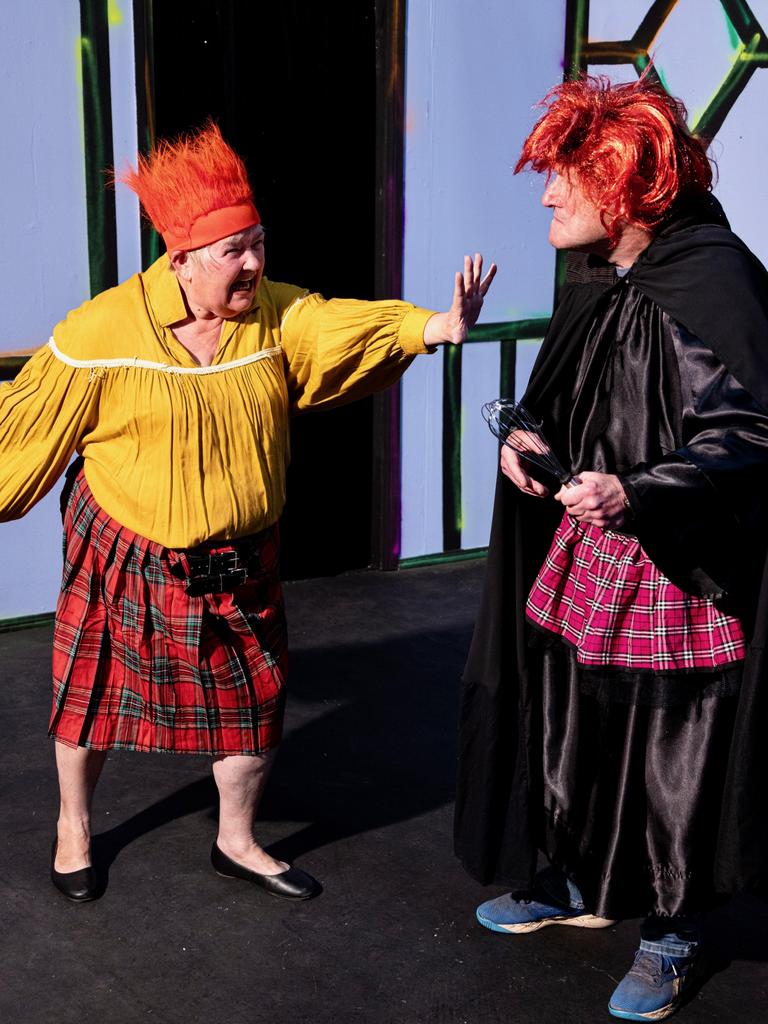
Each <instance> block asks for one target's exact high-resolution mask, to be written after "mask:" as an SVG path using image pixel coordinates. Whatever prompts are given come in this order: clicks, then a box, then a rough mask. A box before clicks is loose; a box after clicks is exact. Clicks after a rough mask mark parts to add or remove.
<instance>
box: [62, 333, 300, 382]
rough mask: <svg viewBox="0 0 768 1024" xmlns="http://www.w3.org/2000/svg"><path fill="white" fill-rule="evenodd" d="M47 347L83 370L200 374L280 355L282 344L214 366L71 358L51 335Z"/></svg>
mask: <svg viewBox="0 0 768 1024" xmlns="http://www.w3.org/2000/svg"><path fill="white" fill-rule="evenodd" d="M48 348H49V349H50V350H51V352H53V354H54V356H56V358H57V359H59V360H60V361H61V362H62V363H66V364H67V366H74V367H77V368H79V369H83V370H94V369H98V368H99V367H104V368H105V369H117V368H120V367H123V366H125V367H132V366H135V367H138V368H139V369H142V370H159V371H160V372H161V373H173V374H178V375H186V374H192V375H194V376H201V375H204V374H208V373H224V372H225V371H226V370H236V369H237V368H238V367H240V366H248V365H249V364H250V363H256V362H258V361H259V359H274V358H276V357H277V356H279V355H280V353H281V352H282V350H283V348H282V345H275V346H274V347H273V348H265V349H262V350H261V352H254V353H253V355H250V356H243V358H242V359H234V360H233V361H232V362H231V363H217V364H216V365H215V366H174V365H173V364H171V363H153V362H151V361H150V360H149V359H136V358H134V359H72V358H71V357H70V356H66V355H64V353H63V352H62V351H61V349H60V348H59V347H58V345H57V344H56V342H55V341H54V339H53V337H51V339H50V340H49V342H48Z"/></svg>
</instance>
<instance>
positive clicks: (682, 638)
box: [527, 514, 746, 672]
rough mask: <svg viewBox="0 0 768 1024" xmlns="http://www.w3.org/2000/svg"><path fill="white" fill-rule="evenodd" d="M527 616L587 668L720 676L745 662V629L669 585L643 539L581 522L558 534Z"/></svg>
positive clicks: (566, 520) (568, 523)
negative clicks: (698, 671) (704, 672)
mask: <svg viewBox="0 0 768 1024" xmlns="http://www.w3.org/2000/svg"><path fill="white" fill-rule="evenodd" d="M527 616H528V618H529V620H530V621H531V622H533V623H535V624H536V625H537V626H541V627H542V628H543V629H545V630H548V631H549V632H552V633H556V634H558V635H559V636H561V637H562V639H563V640H564V641H565V642H566V643H568V644H570V645H571V646H572V647H574V648H575V649H576V661H577V663H579V664H581V665H586V666H612V667H616V668H630V669H638V670H646V669H649V670H651V671H654V672H670V671H676V670H694V669H705V670H707V669H708V670H710V671H711V670H714V669H717V668H720V667H722V666H724V665H728V664H731V663H733V662H737V661H741V660H743V658H744V655H745V650H746V648H745V641H744V633H743V630H742V627H741V623H740V621H739V620H738V619H737V618H734V617H733V616H731V615H724V614H723V613H722V612H721V611H719V610H718V608H717V607H716V605H715V603H714V599H712V598H707V597H694V596H693V595H691V594H686V593H684V592H683V591H682V590H680V589H679V588H678V587H676V586H675V585H674V584H673V583H671V582H670V580H668V579H667V577H666V576H664V575H663V574H662V573H661V572H659V570H658V569H657V568H656V566H655V565H654V564H653V562H652V561H651V560H650V558H649V557H648V555H647V554H646V553H645V551H643V549H642V547H641V546H640V543H639V541H638V540H637V538H636V537H631V536H628V535H626V534H622V533H615V532H613V531H612V530H601V529H599V528H598V527H596V526H591V525H587V524H583V523H579V522H577V521H576V520H575V519H573V518H572V517H571V516H569V515H568V514H565V515H564V516H563V519H562V522H561V523H560V526H559V527H558V529H557V532H556V533H555V536H554V539H553V541H552V545H551V547H550V549H549V553H548V554H547V557H546V560H545V562H544V565H543V566H542V568H541V570H540V572H539V575H538V576H537V578H536V581H535V583H534V585H533V588H532V589H531V593H530V596H529V598H528V605H527Z"/></svg>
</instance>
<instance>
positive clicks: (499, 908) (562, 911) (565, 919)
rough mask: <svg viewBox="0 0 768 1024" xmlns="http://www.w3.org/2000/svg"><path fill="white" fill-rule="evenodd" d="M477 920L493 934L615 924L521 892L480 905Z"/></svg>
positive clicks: (508, 894)
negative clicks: (567, 926)
mask: <svg viewBox="0 0 768 1024" xmlns="http://www.w3.org/2000/svg"><path fill="white" fill-rule="evenodd" d="M477 920H478V921H479V922H480V924H481V925H483V927H485V928H490V929H491V931H493V932H510V933H511V934H514V935H520V934H522V933H523V932H536V931H538V930H539V928H546V927H547V925H550V924H570V925H573V926H574V927H576V928H609V927H610V926H611V925H612V924H616V922H615V921H610V920H609V919H608V918H606V917H595V916H594V915H593V914H586V913H585V912H584V910H583V909H575V908H573V907H564V906H555V905H553V904H549V903H540V902H538V901H537V900H534V899H527V898H525V896H524V894H522V893H511V892H508V893H506V894H505V895H504V896H497V897H496V899H495V900H488V901H487V902H486V903H481V904H480V906H479V907H478V908H477Z"/></svg>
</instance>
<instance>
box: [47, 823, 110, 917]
mask: <svg viewBox="0 0 768 1024" xmlns="http://www.w3.org/2000/svg"><path fill="white" fill-rule="evenodd" d="M58 845H59V843H58V840H57V839H54V840H53V846H52V847H51V881H52V882H53V884H54V885H55V886H56V888H57V889H58V890H59V892H60V893H63V894H64V895H65V896H66V897H67V899H68V900H72V901H73V902H75V903H86V902H87V901H88V900H95V899H96V897H97V896H98V895H99V879H98V876H97V874H96V872H95V870H94V869H93V868H80V870H79V871H57V870H56V868H55V867H54V866H53V865H54V864H55V863H56V848H57V847H58Z"/></svg>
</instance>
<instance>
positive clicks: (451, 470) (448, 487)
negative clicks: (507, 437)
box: [443, 345, 462, 551]
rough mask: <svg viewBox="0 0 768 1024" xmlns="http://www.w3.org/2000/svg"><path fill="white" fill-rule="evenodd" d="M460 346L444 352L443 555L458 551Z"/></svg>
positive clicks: (454, 346)
mask: <svg viewBox="0 0 768 1024" xmlns="http://www.w3.org/2000/svg"><path fill="white" fill-rule="evenodd" d="M461 518H462V517H461V346H459V345H445V346H444V348H443V551H458V550H459V549H460V548H461Z"/></svg>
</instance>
